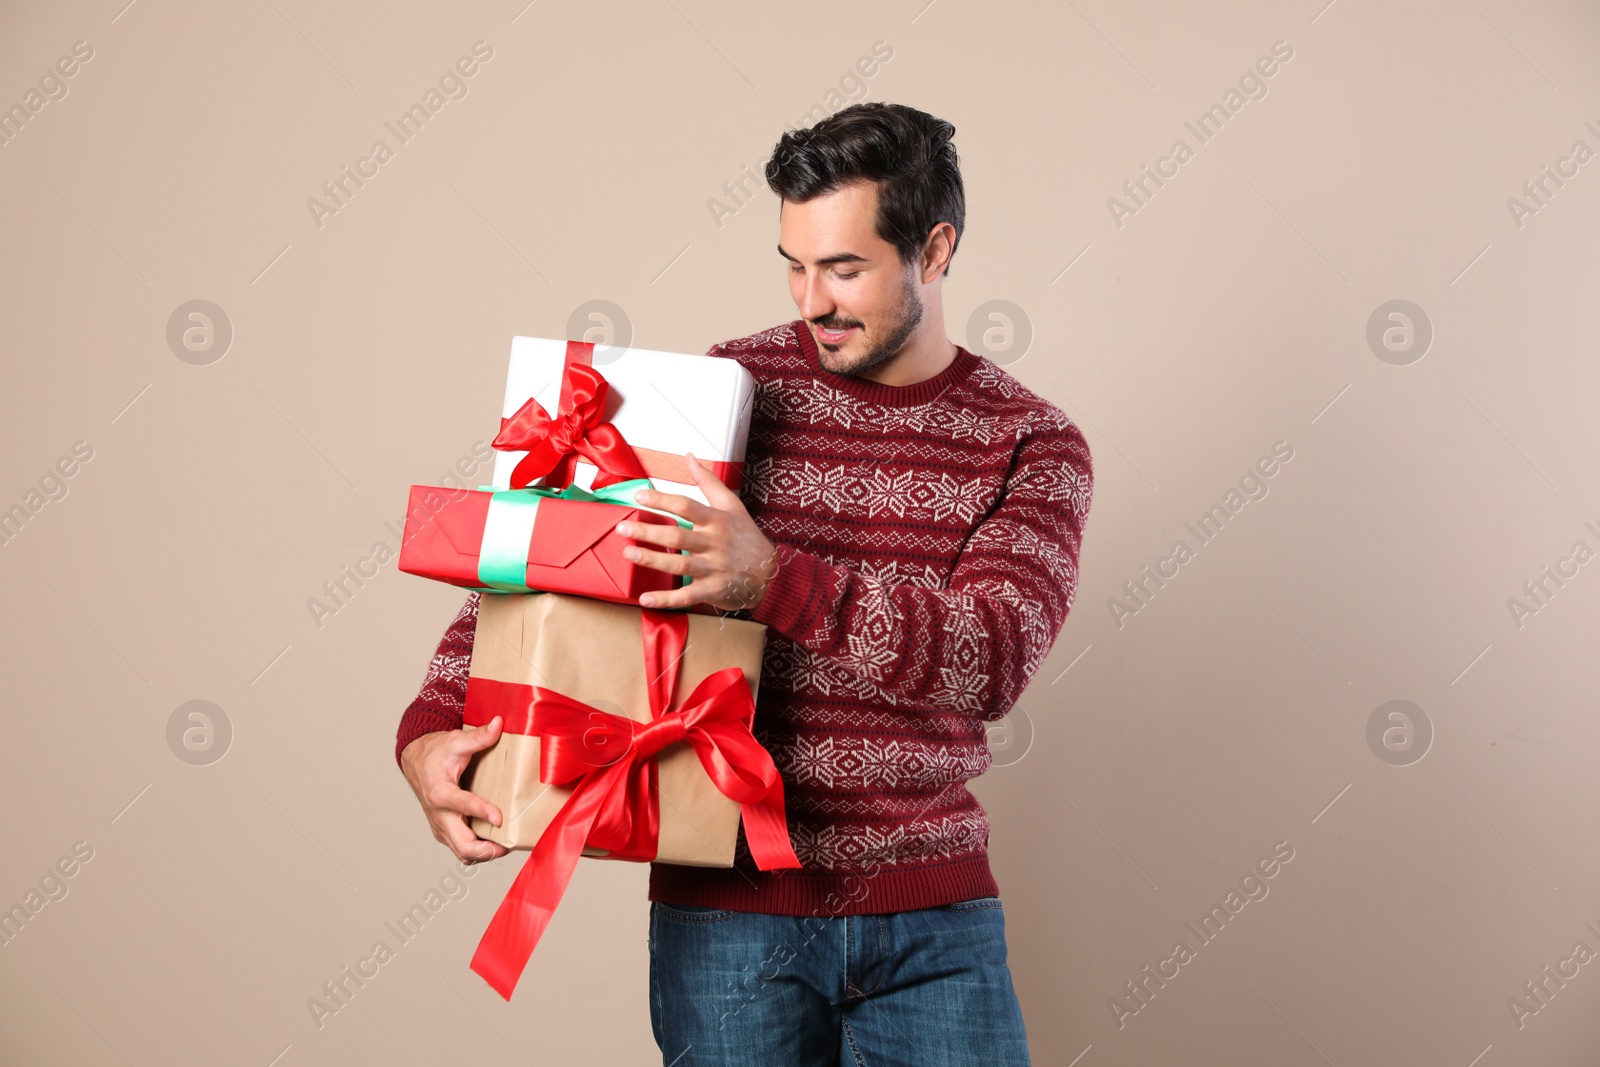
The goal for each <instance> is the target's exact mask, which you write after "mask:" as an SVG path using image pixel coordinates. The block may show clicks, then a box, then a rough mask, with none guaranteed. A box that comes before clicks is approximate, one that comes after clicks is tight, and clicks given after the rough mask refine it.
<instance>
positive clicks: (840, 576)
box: [396, 321, 1093, 914]
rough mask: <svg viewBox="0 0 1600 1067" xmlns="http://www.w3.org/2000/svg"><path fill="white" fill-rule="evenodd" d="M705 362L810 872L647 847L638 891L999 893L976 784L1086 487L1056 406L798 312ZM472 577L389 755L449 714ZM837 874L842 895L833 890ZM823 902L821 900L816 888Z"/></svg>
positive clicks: (1053, 601) (1082, 449)
mask: <svg viewBox="0 0 1600 1067" xmlns="http://www.w3.org/2000/svg"><path fill="white" fill-rule="evenodd" d="M709 355H711V356H713V357H721V358H729V359H736V360H738V361H739V362H740V363H741V364H742V365H743V366H744V367H745V368H746V369H748V370H749V371H750V372H751V374H752V375H753V376H754V377H755V379H756V399H755V407H754V411H753V415H752V421H751V430H750V439H749V447H748V451H747V456H746V463H745V476H744V482H743V485H742V486H741V489H740V498H741V500H742V501H743V502H744V504H745V506H746V508H747V509H748V510H749V511H750V514H751V516H752V518H754V520H755V522H756V524H757V525H758V526H760V527H761V529H762V531H763V533H765V534H766V536H767V537H768V539H769V540H771V541H772V542H773V544H774V545H775V546H776V547H777V550H778V563H779V567H778V571H777V574H776V576H775V578H774V579H773V581H772V583H771V585H770V586H769V587H768V589H767V592H766V594H765V596H764V597H763V599H762V601H761V602H760V603H759V604H758V605H757V606H756V608H755V609H754V610H753V611H748V612H739V613H736V617H740V618H750V619H754V620H755V621H757V622H761V623H765V624H766V625H767V626H768V633H767V646H766V653H765V656H764V659H763V663H762V677H761V685H760V691H759V697H758V701H757V710H756V734H757V737H758V738H759V739H760V740H761V742H762V743H763V744H764V745H765V746H766V747H767V749H768V750H769V751H770V752H771V753H772V756H773V759H774V761H775V762H776V764H777V766H778V769H779V771H780V773H781V774H782V776H783V779H784V786H785V792H786V801H787V809H788V817H789V828H790V835H791V838H792V841H793V844H794V848H795V852H796V855H797V856H798V857H799V859H800V861H801V864H802V868H801V870H799V871H786V872H760V871H757V870H756V869H755V868H754V866H753V865H752V864H750V862H749V856H748V852H747V851H746V850H745V849H744V847H743V842H742V838H741V844H740V849H739V853H738V854H737V855H736V857H735V868H734V869H732V870H728V869H715V868H689V867H676V866H673V865H668V864H654V865H653V869H652V874H651V898H652V899H665V900H671V901H675V902H678V903H685V904H707V905H711V906H720V907H732V908H736V909H740V910H753V911H768V912H773V913H779V914H808V913H814V912H817V911H819V910H822V909H831V910H833V911H834V912H835V913H871V912H874V911H891V910H903V909H905V908H909V907H929V906H934V905H937V904H942V903H951V902H954V901H956V900H961V899H968V898H970V897H972V896H981V895H988V894H992V893H995V892H997V890H996V888H995V886H994V883H993V879H992V876H991V875H990V873H989V869H988V862H987V855H986V849H987V842H988V833H989V827H988V818H987V815H986V814H985V812H984V810H983V808H982V807H981V806H980V805H979V803H978V802H977V800H976V799H975V798H974V797H973V796H972V794H971V792H970V791H969V790H968V789H967V787H966V783H967V782H969V781H970V780H971V779H973V778H975V777H977V776H978V775H980V774H982V773H983V772H984V771H985V770H986V769H987V768H988V766H989V751H988V748H987V745H986V733H985V730H986V725H987V722H988V721H989V720H993V719H996V718H998V717H1000V716H1001V715H1004V714H1005V713H1006V712H1007V711H1009V710H1010V709H1011V708H1012V707H1013V706H1014V704H1015V703H1016V700H1017V698H1018V697H1019V696H1020V695H1021V693H1022V690H1023V688H1024V687H1025V686H1026V685H1027V683H1028V681H1029V680H1030V679H1031V678H1032V677H1033V675H1034V674H1035V673H1036V672H1037V671H1038V669H1039V666H1040V665H1041V664H1042V663H1043V661H1044V658H1045V656H1046V655H1047V654H1048V653H1049V651H1050V648H1051V646H1052V644H1053V643H1054V641H1055V639H1056V636H1057V634H1058V633H1059V632H1060V630H1061V628H1062V625H1063V623H1064V621H1065V619H1066V616H1067V613H1068V612H1069V610H1070V609H1071V606H1072V602H1073V596H1074V593H1075V590H1076V587H1077V578H1078V558H1079V549H1080V545H1081V541H1082V536H1083V530H1084V526H1085V524H1086V522H1087V518H1088V513H1089V507H1090V501H1091V496H1092V491H1093V467H1092V463H1091V457H1090V454H1089V448H1088V445H1087V443H1086V442H1085V440H1084V438H1083V435H1082V434H1081V433H1080V432H1079V430H1078V428H1077V426H1076V425H1075V424H1074V423H1073V422H1072V420H1071V419H1069V418H1068V417H1067V416H1066V415H1065V414H1064V413H1063V412H1062V411H1061V410H1060V409H1058V408H1057V407H1055V406H1054V405H1052V404H1051V403H1049V402H1048V401H1046V400H1044V399H1042V398H1041V397H1039V396H1037V395H1036V394H1034V393H1033V392H1031V391H1030V390H1028V389H1027V388H1026V387H1025V386H1023V385H1022V384H1021V383H1020V382H1018V381H1017V380H1016V379H1015V378H1013V377H1012V376H1011V375H1010V374H1008V373H1007V372H1006V371H1004V370H1002V369H1001V368H999V367H997V366H996V365H994V364H993V363H992V362H990V361H988V360H986V359H983V358H982V357H979V356H976V355H974V354H972V353H970V352H967V351H966V350H965V349H960V350H958V353H957V356H956V359H955V361H954V362H953V363H952V364H951V365H950V366H949V367H948V368H947V369H946V370H945V371H943V372H942V373H941V374H939V375H937V376H935V377H934V378H933V379H930V380H929V381H927V382H921V383H917V384H915V385H911V386H902V387H894V386H884V385H881V384H879V383H876V382H872V381H870V380H868V379H863V378H851V377H844V376H840V375H835V374H832V373H830V372H828V371H826V370H825V369H823V368H822V367H821V365H820V363H819V362H818V360H817V357H816V349H815V345H814V343H813V341H812V338H811V335H810V331H809V330H808V329H807V328H806V327H805V325H804V323H803V322H800V321H796V322H790V323H785V324H783V325H781V326H775V327H772V328H771V329H767V330H763V331H761V332H760V333H757V334H753V335H751V336H750V337H745V338H741V339H739V340H735V341H729V342H727V343H725V344H722V345H718V346H716V347H714V348H712V349H711V351H710V353H709ZM476 614H477V594H470V595H469V596H468V598H467V601H466V603H465V604H464V605H463V606H462V609H461V611H460V613H459V614H458V615H457V617H456V619H455V620H454V621H453V622H452V623H451V625H450V627H449V628H448V629H447V631H446V634H445V637H444V640H443V641H441V643H440V646H439V648H438V650H437V652H436V654H435V656H434V659H433V662H432V664H431V665H430V666H429V669H428V673H427V676H426V678H425V680H424V683H423V687H422V691H421V692H420V693H419V695H418V697H417V699H416V700H415V701H413V702H412V705H411V707H410V708H408V709H407V711H406V714H405V716H404V717H403V719H402V722H401V728H400V733H399V737H398V738H397V747H396V757H397V758H398V755H399V752H400V751H401V750H402V749H403V748H404V746H405V745H406V744H407V743H409V741H410V740H411V739H413V738H414V737H416V736H417V735H418V734H420V733H423V732H426V731H427V730H431V729H453V728H458V727H459V725H460V721H461V710H460V709H461V705H462V703H463V697H464V693H465V687H466V675H467V665H468V662H469V661H470V658H471V646H472V627H473V623H474V621H475V618H476ZM847 890H848V893H847V892H846V891H847ZM829 902H832V903H829Z"/></svg>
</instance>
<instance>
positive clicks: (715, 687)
mask: <svg viewBox="0 0 1600 1067" xmlns="http://www.w3.org/2000/svg"><path fill="white" fill-rule="evenodd" d="M765 641H766V627H765V626H763V625H761V624H760V623H753V622H748V621H743V620H734V619H722V618H717V617H708V616H704V615H692V614H690V613H688V612H684V611H656V610H651V609H648V608H639V607H632V606H628V605H623V604H608V603H606V602H604V601H600V600H593V599H589V598H585V597H573V596H563V595H562V594H560V593H538V594H523V595H516V594H509V595H502V594H485V595H484V596H483V599H482V602H481V603H480V605H479V608H478V628H477V634H476V636H475V638H474V639H473V649H472V663H471V667H470V673H469V675H468V678H467V698H466V708H465V709H464V711H463V716H462V718H463V726H464V727H472V728H476V727H479V726H483V725H485V724H487V723H488V722H489V721H491V720H492V719H493V718H494V717H495V716H496V715H500V716H503V717H504V720H505V732H504V733H502V734H501V736H500V738H499V739H498V740H497V741H496V742H495V744H494V745H493V746H492V747H491V748H489V749H486V750H484V751H483V752H480V753H477V754H476V755H474V756H473V758H472V760H471V762H470V763H469V764H468V767H467V770H466V772H465V774H463V776H462V779H461V785H462V787H463V788H466V789H470V790H471V791H472V792H474V793H476V794H477V795H479V796H481V797H484V798H486V799H488V800H490V801H491V802H492V803H494V804H495V806H496V807H498V808H499V809H500V811H501V813H502V815H503V817H504V821H503V825H501V826H498V827H496V826H494V825H493V824H491V823H489V822H487V821H486V820H482V819H476V818H475V819H472V820H471V824H472V828H473V830H474V831H475V832H476V833H477V834H478V835H479V836H480V837H484V838H487V839H489V840H491V841H498V842H500V843H501V844H503V845H505V846H507V847H508V848H528V849H530V852H529V855H528V858H527V860H526V861H525V862H524V863H523V865H522V869H521V870H519V871H518V872H517V876H516V878H515V880H514V881H513V882H512V883H511V888H510V889H509V890H508V891H507V892H506V895H505V898H504V899H503V900H502V901H501V902H500V906H499V908H498V909H497V910H496V911H495V914H494V918H493V919H492V920H490V923H489V926H488V929H486V930H485V931H484V934H483V938H482V939H481V940H480V941H479V942H478V949H477V952H476V953H474V955H473V957H472V969H473V970H474V971H476V972H477V973H478V974H479V975H481V976H482V977H483V978H484V980H485V981H487V982H488V983H489V984H490V986H491V987H493V988H494V990H495V991H496V992H497V993H499V994H500V995H501V996H502V997H505V998H506V999H508V1000H509V999H510V998H511V993H512V990H514V989H515V988H516V984H517V980H518V978H519V977H521V975H522V971H523V968H524V967H526V966H527V963H528V959H529V957H530V956H531V955H532V954H533V950H534V948H535V947H537V945H538V943H539V939H540V937H542V936H543V934H544V931H545V929H546V928H547V927H548V925H549V923H550V920H551V918H552V916H554V914H555V911H556V908H557V907H558V906H559V905H560V903H561V897H562V895H563V894H564V893H565V892H566V890H567V886H568V884H569V883H570V881H571V879H572V875H573V872H574V870H575V869H576V867H577V865H578V860H579V857H580V855H583V854H588V855H597V856H602V857H605V858H609V859H627V860H635V861H645V860H659V861H661V862H665V863H682V864H691V865H696V866H705V867H731V866H732V865H733V852H734V846H735V844H736V842H737V836H738V832H739V827H740V825H741V823H742V824H743V826H744V836H745V842H746V844H747V845H748V846H749V849H750V856H751V858H752V859H753V860H754V861H755V864H756V866H757V867H758V868H760V869H761V870H764V871H771V870H786V869H792V868H795V867H799V866H800V861H799V860H798V859H797V858H796V857H795V854H794V849H793V847H792V846H791V845H790V843H789V831H788V826H787V823H786V821H785V817H784V807H783V782H782V780H781V779H780V778H779V776H778V770H777V767H775V766H774V765H773V762H772V757H771V756H770V755H768V754H767V751H766V750H765V749H764V748H762V747H761V745H760V744H759V743H758V742H757V741H756V739H755V736H754V735H753V734H752V733H751V725H752V723H753V721H754V718H755V690H756V686H757V685H758V684H759V681H760V677H761V651H762V646H763V645H764V644H765Z"/></svg>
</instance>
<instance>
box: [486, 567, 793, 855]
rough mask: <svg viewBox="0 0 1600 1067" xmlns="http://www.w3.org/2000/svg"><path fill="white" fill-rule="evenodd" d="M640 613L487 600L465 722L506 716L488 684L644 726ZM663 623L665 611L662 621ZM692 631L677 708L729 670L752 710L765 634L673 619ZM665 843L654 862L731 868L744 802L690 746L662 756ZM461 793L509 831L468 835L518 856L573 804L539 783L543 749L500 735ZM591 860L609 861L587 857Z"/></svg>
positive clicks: (552, 601)
mask: <svg viewBox="0 0 1600 1067" xmlns="http://www.w3.org/2000/svg"><path fill="white" fill-rule="evenodd" d="M644 610H645V609H642V608H639V607H633V606H627V605H621V604H608V603H601V602H599V601H596V600H592V599H586V598H582V597H573V596H563V595H560V594H541V595H538V596H500V595H488V594H486V595H484V596H483V597H482V599H481V600H480V602H479V604H478V624H477V631H476V635H475V636H474V637H473V644H472V663H471V667H470V669H469V674H468V679H467V705H468V707H467V719H468V725H471V724H472V720H474V719H477V720H481V722H482V723H487V722H488V721H489V719H490V718H493V716H494V713H495V712H496V711H497V710H499V708H498V707H497V706H495V705H493V704H489V703H488V702H486V701H485V698H484V695H483V686H482V682H483V681H485V680H492V681H496V682H509V683H514V684H517V685H522V686H541V687H543V688H545V689H550V690H555V691H557V692H560V693H564V694H566V695H567V696H571V697H575V698H576V699H578V700H581V701H583V702H584V703H587V704H590V705H592V706H594V707H596V708H598V709H600V710H602V711H608V712H611V713H612V714H617V715H624V716H626V717H628V718H630V719H633V720H635V721H636V722H640V723H647V722H649V721H650V719H651V708H650V701H649V698H648V696H647V693H646V688H645V687H646V677H647V673H649V671H648V668H647V667H646V663H645V655H644V651H643V649H642V638H641V613H642V612H643V611H644ZM657 614H660V615H666V614H668V613H666V612H660V613H657ZM676 614H678V615H680V616H682V617H683V618H684V619H686V620H687V622H688V638H687V641H686V642H685V644H684V650H683V656H682V660H681V664H680V667H679V676H678V679H677V684H676V686H675V692H674V694H673V696H674V698H675V699H674V701H673V706H674V707H676V706H677V705H678V703H679V702H681V701H682V700H683V698H684V697H686V696H687V695H688V694H689V693H690V692H691V691H692V690H693V689H694V687H695V686H696V684H697V683H699V682H700V681H701V679H703V678H705V677H706V676H707V675H709V674H711V673H712V672H713V671H717V670H720V669H723V668H727V667H738V668H740V669H741V670H742V671H743V672H744V684H746V685H748V687H749V690H750V696H751V698H752V700H753V699H754V697H755V696H756V693H757V691H758V686H759V684H760V678H761V653H762V648H763V646H764V645H765V643H766V631H767V628H766V627H765V626H763V625H762V624H760V623H755V622H748V621H745V620H741V619H721V618H718V617H715V616H706V615H694V614H689V613H683V612H679V613H676ZM656 767H657V773H658V776H659V778H658V781H659V788H660V801H659V804H660V838H659V843H658V845H657V850H656V857H655V858H657V859H659V860H661V861H662V862H665V863H682V864H687V865H690V866H696V867H731V866H733V849H734V842H735V839H736V836H737V833H738V828H739V816H740V811H739V804H738V803H737V802H735V801H733V800H730V799H729V798H728V797H726V796H724V795H723V794H722V793H721V792H720V791H719V790H718V788H717V786H716V785H715V784H714V783H713V782H712V781H711V778H710V777H709V776H708V775H707V774H706V771H705V768H704V767H703V766H702V765H701V763H700V759H699V757H698V755H697V754H696V753H695V751H694V749H693V748H692V747H690V746H689V745H688V744H686V743H681V744H677V745H673V746H671V747H669V748H666V749H663V750H662V751H661V753H660V754H659V755H658V756H657V757H656ZM461 787H462V788H463V789H466V790H468V791H470V792H472V793H475V794H477V795H478V796H480V797H483V798H484V799H485V800H488V801H489V802H490V803H491V804H493V805H494V806H495V807H497V808H499V809H500V813H501V817H502V820H503V822H502V825H500V826H495V825H493V824H492V823H490V822H489V821H487V820H485V819H478V818H473V819H471V820H470V823H471V826H472V829H473V832H474V833H476V834H477V835H478V836H479V837H481V838H484V839H485V840H489V841H495V842H498V843H500V844H502V845H504V846H506V847H507V848H511V849H531V848H533V846H534V845H535V843H537V842H538V840H539V838H540V836H541V835H542V834H543V833H544V830H545V827H547V826H548V825H549V824H550V822H551V820H552V819H553V818H554V817H555V815H556V813H557V812H558V811H559V810H560V809H561V806H562V805H563V804H564V803H566V801H567V798H568V797H570V796H571V795H572V790H571V789H569V788H565V787H562V786H552V785H546V784H545V783H543V782H541V781H540V780H539V739H538V738H537V737H536V736H533V735H532V734H513V733H509V732H507V733H503V734H502V735H501V737H500V740H499V741H498V742H497V743H496V744H495V746H494V747H493V748H490V749H487V750H485V751H483V752H480V753H478V754H476V755H475V756H474V757H473V759H472V762H471V763H470V764H469V765H468V767H467V770H466V772H465V773H464V774H463V775H462V777H461ZM583 854H584V855H586V856H594V857H604V856H606V855H607V853H606V852H605V851H604V850H600V849H594V848H585V849H584V853H583Z"/></svg>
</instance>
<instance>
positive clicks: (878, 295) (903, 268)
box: [778, 182, 922, 375]
mask: <svg viewBox="0 0 1600 1067" xmlns="http://www.w3.org/2000/svg"><path fill="white" fill-rule="evenodd" d="M877 214H878V190H877V186H876V185H874V184H872V183H871V182H861V183H856V184H852V185H847V186H845V187H844V188H842V189H838V190H836V191H834V192H832V193H829V194H827V195H826V196H819V197H817V198H816V199H814V200H808V201H806V202H805V203H803V204H797V203H794V202H793V201H789V200H785V201H784V202H783V206H782V209H781V214H780V215H779V227H778V229H779V240H778V252H779V253H780V254H781V255H782V256H783V257H784V258H785V259H786V260H787V261H788V264H789V295H790V296H792V297H794V303H795V307H797V308H799V309H800V315H801V317H802V318H804V319H805V320H806V322H807V324H809V326H810V328H811V336H812V338H813V339H814V340H815V341H816V342H817V358H818V359H819V360H820V361H821V363H822V366H823V368H824V369H826V370H829V371H832V372H833V373H835V374H854V375H859V374H864V373H866V372H867V371H869V370H871V369H872V368H873V367H876V366H878V365H879V364H881V363H883V362H885V361H886V360H888V359H889V358H891V357H892V356H894V354H895V353H897V352H899V351H900V349H901V348H902V347H903V346H904V345H905V343H906V341H907V340H908V339H909V338H910V337H911V334H912V333H913V332H914V331H915V330H916V328H917V325H918V324H919V323H920V322H921V321H922V279H921V277H920V275H919V272H918V269H917V264H915V263H913V264H911V265H909V266H908V265H906V264H904V263H901V262H900V256H899V254H898V253H897V252H896V251H895V247H894V245H892V244H890V243H889V242H888V241H885V240H884V239H883V238H882V237H879V236H878V234H877V232H876V230H875V229H874V224H875V222H876V220H877Z"/></svg>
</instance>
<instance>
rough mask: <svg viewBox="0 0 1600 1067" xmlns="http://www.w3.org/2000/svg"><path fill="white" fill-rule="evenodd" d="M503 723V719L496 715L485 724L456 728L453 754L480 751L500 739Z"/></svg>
mask: <svg viewBox="0 0 1600 1067" xmlns="http://www.w3.org/2000/svg"><path fill="white" fill-rule="evenodd" d="M503 725H505V720H504V719H502V718H501V717H500V716H498V715H496V716H495V717H494V718H492V719H490V720H489V722H488V724H487V725H484V726H474V727H471V728H470V729H466V730H457V731H456V734H457V737H456V739H455V742H456V743H455V754H456V755H463V754H471V753H473V752H482V751H483V750H484V749H486V748H488V747H489V746H490V745H493V744H494V743H495V742H496V741H498V740H500V728H501V727H502V726H503Z"/></svg>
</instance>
